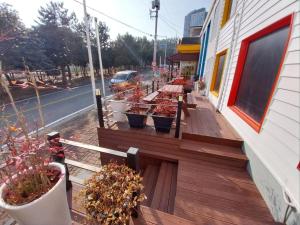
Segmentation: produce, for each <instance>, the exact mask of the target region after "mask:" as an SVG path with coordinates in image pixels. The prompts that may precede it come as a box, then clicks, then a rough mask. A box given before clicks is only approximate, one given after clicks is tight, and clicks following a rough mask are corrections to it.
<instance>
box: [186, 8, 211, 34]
mask: <svg viewBox="0 0 300 225" xmlns="http://www.w3.org/2000/svg"><path fill="white" fill-rule="evenodd" d="M206 15H207V12H206V10H205V8H201V9H197V10H193V11H192V12H190V13H189V14H187V15H186V16H185V18H184V30H183V37H191V34H192V32H191V29H193V28H198V29H199V28H200V29H201V27H202V25H203V23H204V21H205V18H206ZM199 34H200V32H199ZM199 34H198V35H199Z"/></svg>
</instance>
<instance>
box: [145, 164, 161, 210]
mask: <svg viewBox="0 0 300 225" xmlns="http://www.w3.org/2000/svg"><path fill="white" fill-rule="evenodd" d="M158 173H159V166H157V165H148V166H147V168H146V169H145V172H144V173H143V175H142V176H143V185H144V193H145V195H146V197H147V199H145V200H144V201H143V202H142V204H143V205H145V206H150V205H151V202H152V199H153V194H154V190H155V185H156V182H157V177H158Z"/></svg>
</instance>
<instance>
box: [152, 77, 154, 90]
mask: <svg viewBox="0 0 300 225" xmlns="http://www.w3.org/2000/svg"><path fill="white" fill-rule="evenodd" d="M153 92H154V80H152V93H153Z"/></svg>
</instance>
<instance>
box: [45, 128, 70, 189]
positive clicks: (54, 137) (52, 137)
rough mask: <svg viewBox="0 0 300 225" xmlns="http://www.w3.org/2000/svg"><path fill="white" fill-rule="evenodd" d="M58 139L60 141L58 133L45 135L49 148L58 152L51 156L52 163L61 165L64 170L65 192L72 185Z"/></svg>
mask: <svg viewBox="0 0 300 225" xmlns="http://www.w3.org/2000/svg"><path fill="white" fill-rule="evenodd" d="M59 139H60V134H59V132H56V131H53V132H51V133H49V134H47V141H48V143H49V146H50V147H55V148H57V149H58V151H57V152H55V153H54V154H53V155H52V159H53V161H54V162H57V163H61V164H63V165H64V167H65V170H66V189H67V191H69V190H70V189H71V188H72V183H71V181H70V180H69V176H70V173H69V169H68V167H67V165H66V163H65V152H64V149H63V146H62V143H61V142H60V141H59Z"/></svg>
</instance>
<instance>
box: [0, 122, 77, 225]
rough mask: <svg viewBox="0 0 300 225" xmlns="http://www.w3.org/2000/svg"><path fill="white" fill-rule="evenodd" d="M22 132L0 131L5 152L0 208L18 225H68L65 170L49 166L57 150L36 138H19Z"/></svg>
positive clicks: (58, 166) (61, 165)
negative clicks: (5, 148) (5, 147)
mask: <svg viewBox="0 0 300 225" xmlns="http://www.w3.org/2000/svg"><path fill="white" fill-rule="evenodd" d="M22 132H23V131H22V129H17V128H15V127H14V126H10V127H9V128H7V129H6V130H5V131H3V130H1V135H0V138H3V139H2V140H1V143H0V144H1V145H2V146H3V145H6V146H7V150H5V151H4V152H3V151H2V152H1V153H2V155H3V157H4V159H5V163H4V165H3V168H1V172H0V175H1V180H2V185H1V187H0V207H1V208H3V209H4V210H5V211H6V212H7V213H8V214H9V215H10V216H11V217H12V218H14V219H15V220H16V221H17V222H18V224H22V225H42V224H43V225H54V224H62V225H71V224H72V221H71V216H70V211H69V206H68V202H67V193H66V177H65V173H66V171H65V167H64V165H63V164H60V163H53V162H50V161H51V155H52V154H53V153H57V152H59V151H60V149H59V148H60V147H58V146H55V147H50V146H47V145H46V144H45V143H44V140H43V139H41V138H39V137H29V136H28V135H25V136H23V137H20V136H21V134H22ZM1 150H2V149H1Z"/></svg>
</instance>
